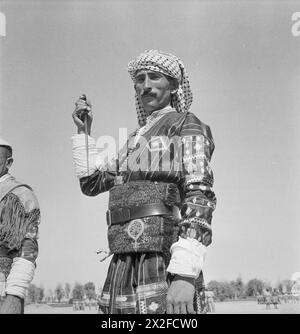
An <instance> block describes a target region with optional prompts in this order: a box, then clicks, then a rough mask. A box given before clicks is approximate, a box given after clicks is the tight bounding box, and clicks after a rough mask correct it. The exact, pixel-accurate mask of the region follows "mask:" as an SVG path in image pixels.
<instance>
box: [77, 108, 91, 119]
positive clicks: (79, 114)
mask: <svg viewBox="0 0 300 334" xmlns="http://www.w3.org/2000/svg"><path fill="white" fill-rule="evenodd" d="M74 112H75V114H76V115H77V117H79V118H80V117H82V115H83V114H87V113H89V110H88V107H87V106H77V107H76V108H75V110H74Z"/></svg>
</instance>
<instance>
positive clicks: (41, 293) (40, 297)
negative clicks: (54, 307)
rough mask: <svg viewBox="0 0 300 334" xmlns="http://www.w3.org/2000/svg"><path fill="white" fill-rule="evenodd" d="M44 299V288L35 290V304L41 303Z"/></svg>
mask: <svg viewBox="0 0 300 334" xmlns="http://www.w3.org/2000/svg"><path fill="white" fill-rule="evenodd" d="M43 298H44V288H43V287H42V286H40V287H39V288H38V287H36V288H35V302H37V303H41V302H42V300H43Z"/></svg>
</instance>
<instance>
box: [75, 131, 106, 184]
mask: <svg viewBox="0 0 300 334" xmlns="http://www.w3.org/2000/svg"><path fill="white" fill-rule="evenodd" d="M71 139H72V155H73V162H74V166H75V173H76V175H77V177H78V178H81V177H84V176H88V175H91V174H93V173H94V172H95V171H96V170H97V169H99V166H101V164H102V161H100V159H99V155H98V150H97V147H96V142H95V139H94V138H92V137H91V136H88V159H87V152H86V139H85V134H75V135H73V136H72V138H71Z"/></svg>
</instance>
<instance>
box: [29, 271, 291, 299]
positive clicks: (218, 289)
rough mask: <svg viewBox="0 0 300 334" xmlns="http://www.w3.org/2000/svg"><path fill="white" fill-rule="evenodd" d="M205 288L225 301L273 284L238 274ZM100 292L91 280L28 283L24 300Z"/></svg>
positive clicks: (286, 283)
mask: <svg viewBox="0 0 300 334" xmlns="http://www.w3.org/2000/svg"><path fill="white" fill-rule="evenodd" d="M293 284H294V282H293V281H291V280H288V279H286V280H282V281H278V282H277V284H276V286H275V288H276V289H277V290H278V291H279V293H281V294H283V293H290V292H291V288H292V286H293ZM205 288H206V289H207V290H210V291H213V292H214V296H215V300H219V301H225V300H238V299H246V298H254V297H257V296H259V295H262V294H263V291H264V290H265V289H271V288H272V289H273V288H274V286H271V284H270V283H269V282H265V281H263V280H260V279H258V278H253V279H250V280H249V281H248V282H246V283H244V282H243V280H242V278H241V277H240V276H239V277H238V278H237V279H236V280H231V281H225V280H221V281H217V280H212V281H210V282H208V284H207V285H206V286H205ZM100 294H101V290H100V291H98V293H97V292H96V286H95V284H94V283H93V282H87V283H86V284H81V283H78V282H76V283H75V284H74V286H73V288H72V287H71V284H70V283H65V284H64V285H63V284H61V283H59V284H57V286H56V288H55V289H54V290H52V289H47V290H45V288H44V287H43V286H40V287H37V286H36V285H35V284H30V286H29V289H28V292H27V298H26V300H27V303H42V302H46V303H53V302H57V303H61V302H65V303H72V302H73V300H84V299H88V300H95V299H97V298H99V297H100Z"/></svg>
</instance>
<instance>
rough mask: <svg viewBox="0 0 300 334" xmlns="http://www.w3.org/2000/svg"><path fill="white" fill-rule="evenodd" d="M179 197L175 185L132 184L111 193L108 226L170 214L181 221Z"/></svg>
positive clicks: (149, 182) (146, 182)
mask: <svg viewBox="0 0 300 334" xmlns="http://www.w3.org/2000/svg"><path fill="white" fill-rule="evenodd" d="M179 205H180V194H179V190H178V188H177V185H176V184H173V183H167V182H152V181H131V182H128V183H125V184H120V185H115V186H114V187H113V188H111V190H110V197H109V210H108V211H107V212H106V220H107V224H108V226H111V225H115V224H120V223H122V222H127V221H130V220H133V219H138V218H143V217H149V216H160V215H168V216H173V218H175V219H180V210H179V208H178V206H179Z"/></svg>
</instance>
